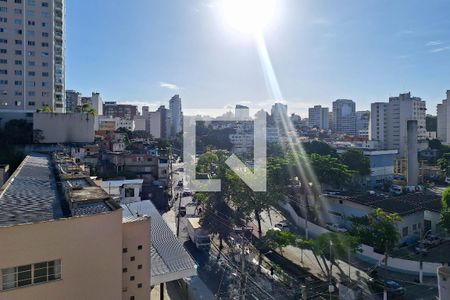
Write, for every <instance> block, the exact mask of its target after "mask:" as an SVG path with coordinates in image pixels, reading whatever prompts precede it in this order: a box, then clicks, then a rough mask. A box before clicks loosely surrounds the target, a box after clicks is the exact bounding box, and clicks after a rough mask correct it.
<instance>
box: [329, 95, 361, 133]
mask: <svg viewBox="0 0 450 300" xmlns="http://www.w3.org/2000/svg"><path fill="white" fill-rule="evenodd" d="M333 130H334V131H336V132H338V133H345V134H350V135H356V104H355V102H354V101H353V100H348V99H338V100H336V101H334V102H333Z"/></svg>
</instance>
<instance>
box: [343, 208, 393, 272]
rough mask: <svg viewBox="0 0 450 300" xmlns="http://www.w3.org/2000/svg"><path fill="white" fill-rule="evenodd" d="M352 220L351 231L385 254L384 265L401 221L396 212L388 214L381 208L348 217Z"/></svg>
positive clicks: (362, 240) (391, 249)
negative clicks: (365, 213) (363, 214)
mask: <svg viewBox="0 0 450 300" xmlns="http://www.w3.org/2000/svg"><path fill="white" fill-rule="evenodd" d="M350 221H352V229H351V232H352V234H353V235H354V236H356V237H358V238H359V239H360V240H361V242H362V243H363V244H367V245H371V246H373V247H374V248H375V249H376V250H378V251H382V252H383V253H384V256H385V265H386V267H387V260H388V257H389V254H391V253H392V251H393V250H394V248H395V246H396V244H397V242H398V239H399V238H400V233H399V232H398V230H397V224H398V223H399V222H400V221H401V218H400V216H399V215H398V214H389V213H386V212H384V211H383V210H382V209H381V208H377V209H376V210H375V211H373V212H372V213H370V214H368V215H366V216H363V217H355V216H353V217H350Z"/></svg>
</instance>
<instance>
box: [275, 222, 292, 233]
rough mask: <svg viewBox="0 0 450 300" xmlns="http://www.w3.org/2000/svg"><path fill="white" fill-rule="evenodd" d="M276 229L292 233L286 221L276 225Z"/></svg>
mask: <svg viewBox="0 0 450 300" xmlns="http://www.w3.org/2000/svg"><path fill="white" fill-rule="evenodd" d="M275 227H276V228H278V229H280V230H282V231H291V228H290V227H289V224H288V223H287V222H286V221H283V222H280V223H278V224H275Z"/></svg>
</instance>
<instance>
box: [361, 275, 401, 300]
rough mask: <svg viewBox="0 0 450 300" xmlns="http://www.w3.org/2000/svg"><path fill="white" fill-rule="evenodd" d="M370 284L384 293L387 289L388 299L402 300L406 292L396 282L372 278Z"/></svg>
mask: <svg viewBox="0 0 450 300" xmlns="http://www.w3.org/2000/svg"><path fill="white" fill-rule="evenodd" d="M368 282H369V285H370V286H371V287H372V288H373V289H375V290H377V291H383V290H384V289H385V288H386V290H387V294H388V299H402V298H403V296H404V295H405V292H406V289H405V288H404V287H402V286H401V285H400V284H399V283H398V282H396V281H394V280H390V279H386V280H385V279H382V278H379V277H370V278H369V280H368Z"/></svg>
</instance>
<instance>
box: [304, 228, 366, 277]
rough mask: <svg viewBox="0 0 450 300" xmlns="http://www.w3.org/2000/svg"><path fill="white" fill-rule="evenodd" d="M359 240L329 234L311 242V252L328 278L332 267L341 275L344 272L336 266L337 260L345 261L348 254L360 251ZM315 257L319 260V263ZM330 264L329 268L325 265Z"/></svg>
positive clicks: (347, 236)
mask: <svg viewBox="0 0 450 300" xmlns="http://www.w3.org/2000/svg"><path fill="white" fill-rule="evenodd" d="M360 247H361V243H360V242H359V239H358V238H357V237H355V236H352V235H350V234H348V233H337V232H329V233H325V234H321V235H320V236H319V237H318V238H317V239H315V240H312V247H311V248H312V251H313V253H314V255H315V256H316V260H317V262H318V263H319V265H320V266H321V268H322V270H326V273H327V275H328V276H331V275H332V274H333V266H336V267H337V268H338V269H339V270H340V272H341V273H342V274H344V273H345V272H344V271H343V270H342V269H341V267H340V266H339V264H338V260H339V259H347V258H348V257H349V255H350V254H355V253H357V252H359V251H361V248H360ZM317 257H319V258H320V260H321V262H322V263H321V262H320V261H319V259H317ZM327 260H328V261H329V262H330V266H328V264H327Z"/></svg>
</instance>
